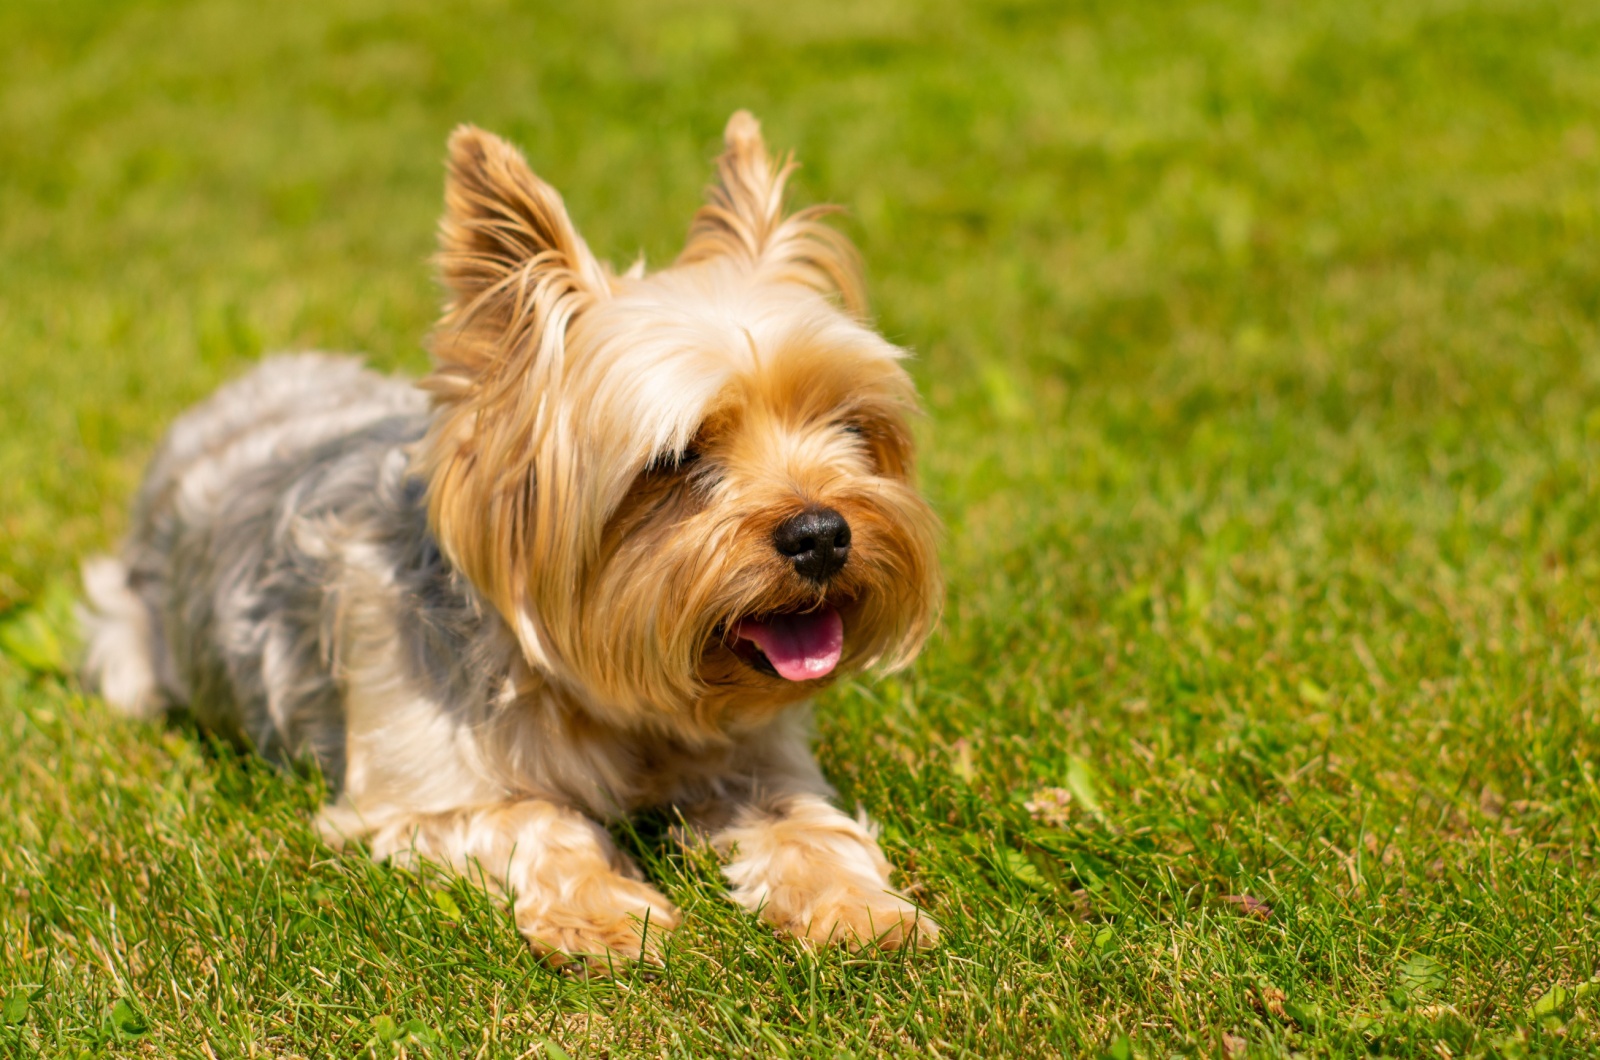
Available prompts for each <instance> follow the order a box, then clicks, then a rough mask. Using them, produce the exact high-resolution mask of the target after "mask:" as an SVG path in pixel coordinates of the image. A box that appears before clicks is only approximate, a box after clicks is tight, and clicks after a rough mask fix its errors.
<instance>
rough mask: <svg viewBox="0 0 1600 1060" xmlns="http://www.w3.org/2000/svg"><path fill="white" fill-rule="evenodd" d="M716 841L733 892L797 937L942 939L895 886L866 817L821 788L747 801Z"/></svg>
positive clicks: (881, 942) (922, 942) (919, 942)
mask: <svg viewBox="0 0 1600 1060" xmlns="http://www.w3.org/2000/svg"><path fill="white" fill-rule="evenodd" d="M711 843H712V845H713V846H714V847H715V848H716V849H717V850H719V851H721V852H722V853H723V854H725V855H726V856H727V857H728V863H727V865H726V866H725V867H724V868H723V874H724V875H726V876H727V877H728V880H729V882H731V883H732V884H733V891H732V897H733V900H734V901H735V902H737V903H739V904H740V905H742V906H744V907H745V908H746V909H749V910H750V911H751V912H755V913H759V914H760V916H761V917H762V919H764V920H766V921H767V922H768V923H770V924H772V925H773V926H774V927H776V928H778V929H779V930H780V931H783V932H785V933H787V934H789V935H792V936H794V937H795V938H799V939H804V940H806V941H808V942H813V943H830V942H831V943H835V944H839V945H844V946H847V947H850V948H852V949H857V948H860V947H862V946H865V945H872V944H876V945H877V946H879V947H881V948H883V949H898V948H900V947H902V946H907V945H914V946H931V945H932V944H933V943H934V942H935V941H936V940H937V939H938V936H939V927H938V925H937V924H935V923H934V922H933V920H932V919H930V918H929V917H928V915H927V914H926V913H923V912H922V911H921V910H919V909H918V908H917V907H916V906H914V905H912V904H911V903H910V902H909V901H907V900H906V899H905V898H904V897H903V896H901V895H900V894H899V893H897V892H896V891H895V890H894V889H893V888H891V887H890V886H889V872H890V869H889V863H888V862H887V861H886V860H884V857H883V852H882V851H880V850H879V849H878V842H877V840H876V839H875V838H874V837H873V832H872V830H871V828H870V826H869V824H868V823H867V822H866V820H865V819H864V818H863V819H859V820H858V819H856V818H854V817H851V816H849V815H848V814H845V813H844V812H842V811H841V810H839V809H838V808H836V807H835V806H833V805H832V804H830V803H829V802H828V801H827V800H826V799H825V798H823V797H822V796H821V795H816V794H790V795H783V796H776V797H769V798H765V799H762V800H760V801H758V802H751V803H747V804H745V805H743V806H741V807H738V808H737V809H736V810H734V812H733V814H732V817H731V820H729V822H728V823H727V824H726V825H725V826H723V827H721V828H719V829H717V830H716V831H714V832H712V833H711Z"/></svg>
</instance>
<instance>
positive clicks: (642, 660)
mask: <svg viewBox="0 0 1600 1060" xmlns="http://www.w3.org/2000/svg"><path fill="white" fill-rule="evenodd" d="M726 140H727V149H726V151H725V153H724V154H723V156H722V157H721V159H720V160H719V162H718V181H717V183H716V184H714V185H713V187H712V189H711V191H710V193H709V196H708V199H709V201H708V203H707V205H705V206H704V207H702V208H701V209H700V211H699V212H698V213H697V214H696V216H695V219H694V222H693V225H692V227H691V230H690V238H689V241H688V244H687V246H686V247H685V250H684V251H683V253H682V255H681V256H680V257H679V259H678V261H677V262H675V263H674V265H673V266H672V267H671V268H669V269H666V270H663V271H661V272H658V273H654V274H651V275H643V274H642V272H637V273H630V274H628V275H623V276H619V275H617V274H615V273H613V272H612V271H611V270H610V269H609V268H608V267H606V266H605V265H603V264H602V263H600V262H599V261H597V260H596V259H595V258H594V256H593V255H592V254H591V253H590V251H589V249H588V247H587V246H586V244H585V243H584V241H583V239H582V238H581V237H580V236H579V235H578V233H577V231H576V229H575V228H574V227H573V225H572V223H571V221H570V219H569V218H568V216H567V213H566V210H565V208H564V206H563V204H562V202H561V198H560V196H559V195H558V194H557V193H556V192H555V190H554V189H552V188H551V187H550V186H549V185H547V184H545V183H544V182H543V181H541V180H539V178H537V177H536V176H534V175H533V173H532V172H531V171H530V170H529V169H528V167H527V164H526V163H525V162H524V161H523V159H522V157H521V155H520V154H519V153H518V152H517V151H516V150H515V149H514V148H512V147H511V146H510V145H508V144H506V143H505V142H503V141H501V140H499V139H497V138H495V137H493V136H491V135H489V134H487V133H484V132H482V131H480V130H477V129H473V128H469V127H464V128H462V129H459V130H457V132H456V133H455V134H454V136H452V138H451V141H450V156H449V164H448V179H447V188H446V214H445V218H444V221H443V223H442V225H441V232H440V242H441V253H440V255H439V261H440V268H441V272H442V275H443V279H444V283H445V286H446V288H447V290H448V292H449V296H450V300H449V304H448V305H447V308H446V312H445V315H444V317H443V319H442V320H441V322H440V324H439V326H438V328H437V329H436V331H435V333H434V336H433V341H432V348H433V353H434V358H435V362H436V368H435V371H434V372H433V374H432V375H431V376H429V377H428V379H427V380H426V381H425V383H424V385H425V386H426V387H427V388H428V389H429V390H430V391H431V392H432V393H433V395H434V400H435V415H434V421H433V424H432V428H431V430H430V432H429V435H428V437H427V439H426V440H425V442H424V444H423V448H422V454H421V470H422V472H423V474H424V475H425V476H426V477H427V480H428V484H429V519H430V522H431V525H432V529H433V532H434V534H435V536H436V537H437V538H438V540H439V542H440V545H441V547H442V548H443V549H444V551H445V553H446V555H447V556H448V557H449V558H450V560H451V562H452V563H453V564H455V566H456V567H457V569H459V570H460V571H461V572H463V573H464V574H465V575H466V577H467V578H468V579H470V580H471V582H472V583H473V584H474V585H475V586H476V587H477V589H478V590H479V592H481V593H482V594H483V596H484V597H485V598H487V600H489V601H490V602H491V603H492V604H493V606H494V607H495V608H496V610H497V611H498V612H499V613H500V615H501V616H502V617H503V618H504V619H505V621H506V622H507V624H508V625H509V627H510V628H511V630H512V631H513V632H514V634H515V635H516V638H517V640H518V642H519V643H520V645H521V648H522V651H523V654H524V655H525V657H526V658H527V660H528V662H529V665H530V667H531V668H533V669H534V670H535V671H537V672H539V673H541V674H543V675H546V676H548V677H549V678H550V679H552V680H555V681H559V682H562V683H565V684H568V685H570V686H572V687H573V688H574V689H575V690H576V691H578V692H579V693H581V698H582V699H583V700H584V701H585V702H586V703H588V704H590V705H591V706H592V707H594V708H595V709H597V710H600V711H602V712H606V713H609V714H610V715H612V716H613V718H614V719H616V720H625V721H630V722H645V723H653V724H658V725H664V726H668V727H671V728H675V729H679V730H683V731H685V732H689V731H693V732H697V733H700V734H702V735H705V734H710V733H714V732H715V731H717V730H718V729H719V728H722V727H726V726H728V725H731V724H737V723H738V722H739V720H740V719H751V718H759V717H762V716H764V715H766V714H768V713H770V712H771V711H772V710H774V709H776V708H778V707H781V706H783V705H786V704H788V703H792V702H794V701H796V700H798V699H802V698H805V697H806V696H809V695H811V694H812V693H814V692H815V691H816V689H817V687H818V686H819V685H821V684H823V683H825V681H824V680H819V681H810V680H808V681H786V680H784V679H783V678H781V677H778V676H776V675H774V674H771V673H764V672H762V671H761V670H759V669H756V668H752V667H751V666H750V665H748V663H747V661H746V660H745V659H743V658H741V656H740V655H739V654H738V653H737V652H736V651H734V650H733V645H732V635H733V631H734V630H735V629H736V628H737V626H738V623H739V622H740V621H741V620H743V619H746V618H750V617H753V616H758V615H763V614H790V613H795V612H803V611H807V610H814V609H817V608H823V607H831V608H836V609H837V610H838V611H839V613H840V615H841V616H842V617H843V620H844V629H845V646H844V656H843V659H842V660H841V662H840V665H839V668H838V669H837V670H835V671H834V672H833V673H832V674H830V675H829V678H830V679H831V677H833V676H836V675H837V674H839V673H845V672H852V671H856V670H860V669H862V668H865V667H869V666H879V667H885V668H892V667H895V666H899V665H903V664H904V663H906V662H907V661H909V660H910V658H911V657H912V656H914V655H915V653H916V651H917V649H918V648H919V647H920V646H921V644H922V642H923V640H924V639H925V638H926V637H927V635H928V633H929V631H930V629H931V628H932V625H933V622H934V619H935V615H936V611H937V608H938V604H939V599H940V583H939V573H938V568H937V563H936V558H935V540H934V537H935V531H936V525H937V524H936V521H935V519H934V517H933V515H932V513H931V511H930V510H929V509H928V507H927V505H926V504H925V503H924V502H923V500H922V499H921V497H920V496H919V495H918V494H917V492H916V491H915V489H914V488H913V486H912V484H911V476H912V439H911V435H910V431H909V428H908V426H907V423H908V418H909V417H910V416H911V415H912V414H914V412H915V407H916V406H915V394H914V391H913V389H912V386H911V382H910V380H909V377H907V375H906V373H905V371H904V369H903V368H902V367H901V364H900V361H901V359H902V357H903V356H904V354H903V351H901V350H899V349H897V348H895V347H893V346H891V345H890V344H888V343H887V342H885V341H884V340H883V339H882V338H880V337H879V336H877V335H876V334H875V333H874V332H872V331H871V330H870V329H869V328H867V327H866V326H865V324H864V315H865V300H864V296H863V293H862V284H861V280H860V272H859V267H858V263H857V258H856V255H855V253H854V250H853V248H851V247H850V245H849V243H848V242H847V241H846V240H845V239H844V237H843V236H842V235H840V234H839V233H838V232H837V231H835V230H834V229H832V228H830V227H828V226H827V225H826V224H824V223H822V218H823V216H824V215H825V213H826V212H827V211H826V209H825V208H820V207H813V208H810V209H808V210H802V211H799V212H797V213H793V214H786V213H785V212H784V206H783V200H784V185H785V182H786V180H787V178H788V175H789V173H790V171H791V169H792V168H793V163H792V162H791V161H785V162H783V163H782V164H778V163H775V162H774V161H773V160H772V159H771V158H770V156H769V155H768V153H767V151H766V148H765V146H764V144H763V143H762V140H761V136H760V130H759V126H758V125H757V124H756V122H755V120H754V119H753V118H751V117H750V116H749V115H748V114H746V113H744V112H740V113H738V114H736V115H734V117H733V119H732V120H731V121H730V122H729V124H728V130H727V134H726ZM819 505H820V506H826V507H829V508H832V509H834V510H836V511H838V512H839V513H840V514H841V515H842V516H843V517H844V518H845V519H847V520H848V522H849V525H850V527H851V528H852V530H853V533H854V543H853V545H852V550H851V555H850V559H849V561H848V562H847V563H846V564H845V566H844V567H843V569H842V570H840V571H839V573H838V575H837V577H835V578H833V579H831V580H829V581H828V582H826V584H823V585H820V586H819V585H817V584H813V583H812V582H809V581H807V580H806V579H804V578H802V577H800V576H799V575H797V574H796V572H795V570H794V569H793V566H792V565H791V564H788V563H786V562H785V561H784V560H783V557H781V556H780V555H779V554H778V553H777V552H776V551H775V550H774V548H773V544H772V541H773V532H774V528H775V527H777V525H778V524H779V523H781V522H782V521H783V520H784V519H786V518H789V517H790V516H792V515H794V514H796V513H797V512H800V511H801V510H803V509H806V508H807V507H808V506H819Z"/></svg>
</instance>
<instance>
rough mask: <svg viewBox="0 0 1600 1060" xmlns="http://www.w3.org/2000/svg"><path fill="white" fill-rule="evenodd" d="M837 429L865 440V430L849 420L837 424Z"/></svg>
mask: <svg viewBox="0 0 1600 1060" xmlns="http://www.w3.org/2000/svg"><path fill="white" fill-rule="evenodd" d="M839 429H840V430H841V431H843V432H844V433H846V434H853V435H855V436H856V437H857V438H865V437H866V436H867V429H866V428H865V427H863V426H861V424H859V423H854V422H852V421H849V420H846V421H845V422H844V423H841V424H839Z"/></svg>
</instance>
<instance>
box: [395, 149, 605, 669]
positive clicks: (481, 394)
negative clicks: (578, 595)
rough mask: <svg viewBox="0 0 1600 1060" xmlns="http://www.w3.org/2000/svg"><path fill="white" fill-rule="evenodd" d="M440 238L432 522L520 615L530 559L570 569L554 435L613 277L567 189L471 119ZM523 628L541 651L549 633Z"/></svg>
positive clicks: (465, 567) (478, 581) (427, 383)
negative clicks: (570, 343) (586, 334)
mask: <svg viewBox="0 0 1600 1060" xmlns="http://www.w3.org/2000/svg"><path fill="white" fill-rule="evenodd" d="M439 243H440V249H439V258H438V261H439V268H440V272H441V274H442V277H443V280H444V284H445V287H446V289H447V290H448V292H449V296H450V301H449V304H448V305H447V306H446V309H445V315H444V318H443V319H442V320H441V321H440V322H439V325H438V327H437V328H435V329H434V332H433V336H432V343H431V345H432V349H433V355H434V361H435V365H434V371H433V373H432V374H431V375H429V376H428V377H427V378H426V379H425V380H423V383H422V386H423V387H424V388H425V389H427V390H429V391H431V392H432V393H433V395H434V398H435V414H434V417H433V420H432V422H431V424H430V425H429V430H428V436H427V438H426V439H425V440H424V444H423V447H422V450H421V454H420V456H421V468H422V470H423V471H424V473H425V474H426V476H427V478H428V514H429V523H430V526H431V527H432V529H433V532H434V535H435V536H436V537H437V539H438V541H439V544H440V546H441V547H442V548H443V549H444V551H445V554H446V555H447V556H449V557H450V560H451V562H452V563H453V564H454V565H455V567H456V569H458V570H460V571H461V572H463V573H464V574H466V575H467V577H468V578H470V579H471V580H472V582H473V584H474V585H476V586H477V587H478V589H479V590H480V591H481V592H483V593H484V595H485V596H487V597H488V598H489V599H490V600H491V601H492V602H493V603H494V605H495V607H496V608H497V609H498V610H499V611H500V612H501V613H502V614H503V615H505V616H506V618H507V620H508V621H510V622H511V623H512V624H513V625H514V626H517V624H518V623H519V622H523V623H524V624H525V618H524V616H526V614H527V607H526V606H525V597H526V575H527V569H526V568H527V564H529V563H531V562H532V559H531V558H530V557H534V558H540V559H541V560H542V562H543V566H544V568H549V569H552V570H554V571H556V572H558V574H559V573H564V572H566V571H567V570H569V569H570V565H569V564H566V561H565V559H564V557H563V556H561V555H555V553H556V552H559V548H560V545H561V542H563V541H565V540H566V537H565V536H563V535H562V534H560V533H557V532H556V528H554V527H553V526H552V524H553V523H554V522H555V521H556V520H557V518H558V515H557V514H554V513H558V512H559V507H558V502H559V500H560V499H561V498H562V497H563V495H564V493H563V490H564V488H565V487H564V482H565V480H566V478H568V477H570V476H569V475H567V474H566V470H565V469H566V468H567V465H568V462H567V461H565V458H564V456H563V454H564V453H565V452H566V450H567V448H569V447H568V446H567V445H566V444H565V441H564V440H563V439H561V438H555V440H552V436H553V435H557V434H559V429H558V428H559V425H560V423H561V422H562V417H563V415H564V413H563V412H562V410H561V407H560V403H561V395H562V393H563V380H564V378H565V376H566V373H567V371H568V368H569V366H568V365H567V338H568V332H569V328H570V326H571V325H572V323H573V322H574V321H575V320H577V319H579V318H580V317H581V316H582V315H583V314H584V313H585V312H587V311H588V310H589V309H590V308H591V307H592V306H593V305H594V304H595V302H596V301H597V300H600V299H603V298H607V297H609V293H610V283H611V277H610V274H609V273H608V272H607V271H606V269H605V268H604V267H603V266H602V265H601V264H600V263H599V262H598V261H596V260H595V258H594V256H593V255H592V254H591V253H590V252H589V248H588V247H587V246H585V245H584V242H583V239H582V238H581V237H580V236H579V235H578V233H577V230H576V229H575V228H573V226H572V222H571V220H569V219H568V217H567V211H566V208H565V207H564V206H563V205H562V202H561V196H560V195H559V194H557V193H556V190H555V189H554V188H552V187H550V185H548V184H546V183H545V182H544V181H542V180H540V179H539V178H538V177H536V176H534V175H533V172H532V171H531V170H530V169H529V168H528V164H527V163H526V162H525V161H523V158H522V155H521V154H520V153H519V152H518V151H517V150H516V148H514V147H512V146H511V145H510V144H508V143H506V142H505V141H504V140H501V139H499V138H498V137H495V136H491V135H490V134H488V133H486V132H483V131H482V130H479V129H474V128H472V127H471V126H462V127H461V128H459V129H457V130H456V131H455V133H454V134H453V135H452V136H451V137H450V157H449V174H448V177H447V179H446V182H445V215H444V220H443V221H442V222H441V224H440V227H439ZM536 483H537V488H535V484H536ZM552 576H555V575H552ZM517 631H518V636H519V638H521V640H522V642H523V644H524V648H525V650H527V651H528V652H529V654H530V658H532V657H535V653H536V652H537V651H538V650H539V648H538V638H537V634H536V633H535V632H533V631H531V630H524V629H522V628H521V627H518V630H517Z"/></svg>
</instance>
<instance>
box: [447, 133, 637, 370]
mask: <svg viewBox="0 0 1600 1060" xmlns="http://www.w3.org/2000/svg"><path fill="white" fill-rule="evenodd" d="M448 167H449V169H448V175H447V177H446V179H445V213H444V219H443V221H441V222H440V225H439V256H438V262H439V271H440V276H441V278H442V280H443V281H444V285H445V288H446V289H447V290H448V292H449V295H450V302H449V305H448V306H447V307H446V314H445V318H444V319H443V320H442V321H441V322H440V326H439V328H438V329H437V331H436V332H435V333H434V338H433V348H434V355H435V357H436V358H437V359H438V361H439V362H440V368H441V369H442V370H444V371H445V373H446V374H475V373H477V372H481V371H483V370H485V369H487V368H489V367H490V364H489V363H486V362H493V361H496V360H498V359H499V358H501V357H503V356H505V355H507V354H510V353H512V352H513V351H514V348H515V347H517V346H522V345H525V344H528V343H532V344H533V345H535V346H538V345H542V344H545V343H548V342H550V341H552V340H555V341H559V338H560V335H561V333H562V332H563V331H564V330H565V326H566V324H567V323H568V322H569V321H570V319H571V317H572V316H573V315H574V314H576V313H577V312H581V311H582V308H583V306H584V304H585V303H586V302H587V301H588V300H590V299H592V298H595V297H600V296H603V295H604V294H605V293H606V292H607V290H608V284H609V280H608V277H607V276H606V272H605V270H604V269H603V268H602V267H601V265H600V264H599V262H597V261H596V260H595V258H594V255H593V254H591V253H590V252H589V248H588V246H586V245H585V244H584V242H583V238H582V237H581V236H579V235H578V232H577V229H575V228H574V227H573V226H572V221H571V219H570V218H568V217H567V210H566V207H565V206H564V205H563V204H562V202H561V196H560V194H559V193H557V191H556V190H555V189H554V188H552V187H551V186H550V185H548V184H546V183H545V182H544V181H542V180H540V179H539V178H538V177H536V176H534V174H533V171H532V170H531V169H529V168H528V163H527V162H526V161H524V160H523V157H522V154H521V152H519V151H518V150H517V149H516V148H515V147H512V146H511V145H510V144H508V143H506V142H505V141H504V140H502V139H500V138H499V137H498V136H494V135H492V134H490V133H486V132H484V131H483V130H482V129H477V128H474V127H472V126H470V125H463V126H461V127H459V128H458V129H456V131H455V132H454V133H453V134H452V135H451V137H450V155H449V162H448Z"/></svg>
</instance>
